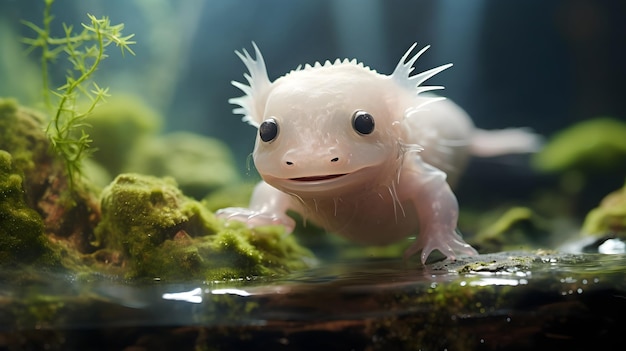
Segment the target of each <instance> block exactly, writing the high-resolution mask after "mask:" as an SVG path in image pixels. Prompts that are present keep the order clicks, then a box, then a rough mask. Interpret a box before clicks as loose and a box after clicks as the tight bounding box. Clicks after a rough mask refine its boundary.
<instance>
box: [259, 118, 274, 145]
mask: <svg viewBox="0 0 626 351" xmlns="http://www.w3.org/2000/svg"><path fill="white" fill-rule="evenodd" d="M259 136H260V137H261V140H263V141H264V142H266V143H268V142H270V141H272V140H274V139H276V137H277V136H278V123H276V120H275V119H273V118H270V119H266V120H265V121H263V123H261V125H260V126H259Z"/></svg>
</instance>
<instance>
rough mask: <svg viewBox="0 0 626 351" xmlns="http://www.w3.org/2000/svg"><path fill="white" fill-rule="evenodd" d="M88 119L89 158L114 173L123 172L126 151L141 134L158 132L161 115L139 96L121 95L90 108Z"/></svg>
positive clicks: (128, 153)
mask: <svg viewBox="0 0 626 351" xmlns="http://www.w3.org/2000/svg"><path fill="white" fill-rule="evenodd" d="M88 123H89V124H90V125H91V128H88V133H89V135H90V136H91V139H92V140H93V142H92V144H91V146H92V147H93V148H94V149H96V151H95V152H94V154H93V159H94V160H95V161H96V162H98V163H99V164H101V165H103V166H104V167H105V168H106V170H107V171H108V172H109V173H111V174H113V175H117V174H119V173H120V172H123V170H124V167H125V166H126V164H127V161H128V157H129V155H130V151H131V150H133V148H135V147H136V145H137V144H138V143H140V142H141V141H142V140H143V138H146V137H149V136H154V135H156V133H158V132H159V130H160V129H161V125H162V124H163V117H162V116H161V115H159V114H158V113H157V112H156V111H155V110H153V109H152V108H151V107H150V106H148V105H147V104H146V103H144V102H143V101H142V100H141V99H139V98H137V97H133V96H130V95H122V96H119V97H114V98H111V99H108V100H107V102H106V103H105V104H102V105H99V106H98V108H96V109H94V111H93V112H92V113H91V114H90V115H89V119H88Z"/></svg>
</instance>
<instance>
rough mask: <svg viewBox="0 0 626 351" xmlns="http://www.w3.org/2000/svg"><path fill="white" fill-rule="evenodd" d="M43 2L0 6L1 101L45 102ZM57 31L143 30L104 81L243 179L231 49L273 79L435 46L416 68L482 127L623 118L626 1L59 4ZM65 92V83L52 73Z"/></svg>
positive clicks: (382, 64) (243, 134)
mask: <svg viewBox="0 0 626 351" xmlns="http://www.w3.org/2000/svg"><path fill="white" fill-rule="evenodd" d="M42 11H43V0H42V1H36V0H30V1H19V0H0V52H1V55H0V96H13V97H17V98H18V99H19V100H20V102H21V103H22V104H24V105H30V106H37V105H38V104H39V103H40V100H41V99H40V89H41V83H40V75H39V73H38V64H37V62H36V60H37V57H38V53H31V54H30V55H29V56H25V54H24V51H25V49H26V47H25V45H23V44H21V43H20V38H21V37H24V36H29V37H34V36H35V35H34V33H33V32H32V31H31V30H30V29H29V28H27V27H26V26H24V25H23V24H21V23H20V20H21V19H24V20H28V21H32V22H34V23H36V24H40V23H41V18H42ZM52 12H53V14H54V15H55V20H54V22H53V23H52V27H53V32H55V33H56V35H59V36H60V35H62V27H61V23H62V22H66V23H68V24H73V25H74V26H79V25H80V23H86V22H87V21H88V19H87V17H86V14H87V13H90V14H94V15H96V16H98V17H100V16H103V15H106V16H109V17H110V18H111V22H112V23H124V24H125V25H126V28H125V30H124V33H125V34H130V33H135V34H136V36H135V40H136V41H137V44H136V45H135V46H134V47H133V50H134V51H135V52H136V56H129V55H126V57H124V58H122V57H121V55H119V54H118V52H115V49H114V48H111V49H110V51H109V56H110V58H109V59H107V60H105V61H104V62H103V63H102V66H101V67H100V69H99V76H97V77H96V80H97V81H98V82H99V84H100V85H101V86H102V85H104V86H107V85H108V86H109V87H110V93H111V94H112V95H121V94H134V95H138V96H139V97H141V98H142V99H143V100H144V101H146V102H147V103H148V104H149V105H150V106H152V107H154V108H155V109H156V110H157V111H159V112H160V113H162V114H163V115H164V116H165V117H166V123H165V130H166V131H194V132H198V133H201V134H204V135H207V136H212V137H216V138H218V139H220V140H223V141H224V142H225V143H227V144H228V145H229V146H230V147H231V148H232V149H233V151H234V153H235V155H236V157H237V164H238V165H239V166H240V168H241V169H242V171H245V169H246V161H245V159H246V157H247V155H248V154H249V153H250V152H251V150H252V147H253V144H254V137H255V130H254V128H252V127H250V126H248V125H246V124H245V123H242V122H241V121H240V118H239V117H238V116H235V115H233V114H232V112H231V110H232V108H233V106H231V105H229V104H228V102H227V100H228V98H230V97H235V96H239V95H241V92H240V91H239V90H238V89H236V88H234V87H233V86H232V85H231V84H230V81H232V80H238V81H242V80H243V77H242V75H243V73H244V72H245V67H244V65H243V64H242V63H241V61H240V60H239V59H238V58H237V57H236V56H235V54H234V51H235V50H240V49H242V48H247V49H249V50H250V49H251V41H254V42H256V43H257V44H258V46H259V47H260V49H261V52H262V53H263V55H264V57H265V61H266V64H267V68H268V72H269V76H270V79H272V80H273V79H276V78H278V77H280V76H281V75H283V74H285V73H287V72H288V71H290V70H292V69H294V68H295V67H297V66H298V65H299V64H304V63H314V62H315V61H323V60H326V59H334V58H338V57H339V58H357V59H358V60H360V61H362V62H364V63H365V64H366V65H368V66H370V67H372V68H374V69H376V70H377V71H378V72H380V73H384V74H389V73H391V71H392V70H393V68H394V67H395V65H396V64H397V62H398V60H399V59H400V57H401V56H402V54H403V53H404V52H405V51H406V50H407V48H408V47H409V46H411V44H412V43H414V42H418V44H419V45H420V46H423V45H427V44H431V45H432V47H431V49H430V50H429V51H428V52H427V53H426V54H425V55H424V56H423V58H421V59H420V61H418V62H417V64H416V66H417V71H423V70H426V69H429V68H432V67H434V66H438V65H441V64H445V63H448V62H452V63H454V67H453V68H452V69H449V70H447V71H445V72H443V73H441V74H439V75H438V76H436V77H435V78H433V79H432V80H431V81H430V83H431V84H442V85H444V86H445V87H446V90H444V91H443V92H442V94H443V95H445V96H447V97H449V98H451V99H453V100H454V101H456V102H457V103H458V104H459V105H461V106H462V107H463V108H464V109H466V110H467V111H468V112H469V114H470V115H471V116H472V117H473V119H474V121H475V123H476V124H477V125H478V126H480V127H482V128H487V129H489V128H504V127H515V126H528V127H530V128H532V129H533V130H535V131H536V132H538V133H540V134H542V135H546V136H549V135H551V134H553V133H554V132H555V131H557V130H559V129H562V128H564V127H566V126H569V125H571V124H573V123H575V122H578V121H581V120H585V119H589V118H592V117H596V116H611V117H615V118H620V119H624V118H625V117H626V99H625V98H624V87H623V86H624V83H625V82H626V47H625V45H624V44H625V43H626V25H624V20H625V19H626V2H625V1H619V0H554V1H544V0H525V1H507V2H503V1H497V0H473V1H455V0H422V1H410V2H409V1H363V0H343V1H330V0H315V1H281V0H265V1H243V0H230V1H208V0H185V1H177V0H107V1H98V0H80V1H67V0H57V1H56V2H55V4H54V5H53V8H52ZM52 74H53V79H54V80H55V82H56V84H55V85H56V86H58V85H60V84H61V83H62V81H63V76H64V72H63V71H62V70H57V71H54V72H52Z"/></svg>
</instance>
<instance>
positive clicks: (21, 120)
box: [0, 98, 49, 174]
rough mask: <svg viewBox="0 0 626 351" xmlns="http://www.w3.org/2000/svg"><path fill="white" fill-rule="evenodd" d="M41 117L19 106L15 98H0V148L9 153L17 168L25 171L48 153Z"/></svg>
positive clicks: (34, 165) (28, 170) (33, 166)
mask: <svg viewBox="0 0 626 351" xmlns="http://www.w3.org/2000/svg"><path fill="white" fill-rule="evenodd" d="M43 121H44V117H43V116H42V115H41V114H39V113H37V112H35V111H32V110H29V109H26V108H23V107H21V106H19V105H18V103H17V101H16V100H14V99H3V98H0V150H5V151H7V152H9V153H11V157H12V164H13V167H15V170H16V171H17V172H21V173H26V174H28V173H29V172H31V171H33V170H35V168H36V165H38V161H39V160H40V159H42V158H44V157H48V146H49V143H48V138H47V137H46V134H45V133H44V132H43V126H44V122H43Z"/></svg>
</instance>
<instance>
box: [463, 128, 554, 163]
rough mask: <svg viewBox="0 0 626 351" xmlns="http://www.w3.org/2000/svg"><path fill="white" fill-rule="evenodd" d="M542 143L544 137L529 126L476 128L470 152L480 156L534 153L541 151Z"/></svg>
mask: <svg viewBox="0 0 626 351" xmlns="http://www.w3.org/2000/svg"><path fill="white" fill-rule="evenodd" d="M542 144H543V138H542V137H541V136H540V135H539V134H535V133H533V132H532V131H530V130H529V129H527V128H507V129H499V130H484V129H475V130H474V133H473V135H472V138H471V141H470V153H471V154H472V155H474V156H479V157H493V156H500V155H506V154H523V153H533V152H537V151H539V149H541V146H542Z"/></svg>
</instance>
